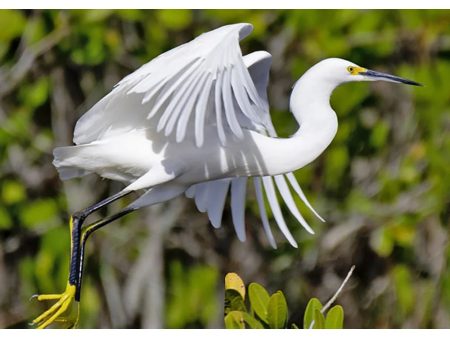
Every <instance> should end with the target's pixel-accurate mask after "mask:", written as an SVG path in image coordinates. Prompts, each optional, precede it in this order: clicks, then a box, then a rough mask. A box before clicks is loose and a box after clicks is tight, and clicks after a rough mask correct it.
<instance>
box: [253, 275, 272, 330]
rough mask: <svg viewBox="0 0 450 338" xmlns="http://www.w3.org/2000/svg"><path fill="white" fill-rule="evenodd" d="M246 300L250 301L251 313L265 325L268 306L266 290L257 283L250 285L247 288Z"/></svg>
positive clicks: (268, 297)
mask: <svg viewBox="0 0 450 338" xmlns="http://www.w3.org/2000/svg"><path fill="white" fill-rule="evenodd" d="M248 298H249V299H250V306H251V307H252V309H253V311H255V313H256V314H257V315H258V317H259V318H261V319H262V320H263V321H264V322H265V323H267V324H268V321H267V306H268V304H269V299H270V296H269V293H268V292H267V291H266V289H265V288H264V287H263V286H262V285H260V284H258V283H250V285H249V286H248Z"/></svg>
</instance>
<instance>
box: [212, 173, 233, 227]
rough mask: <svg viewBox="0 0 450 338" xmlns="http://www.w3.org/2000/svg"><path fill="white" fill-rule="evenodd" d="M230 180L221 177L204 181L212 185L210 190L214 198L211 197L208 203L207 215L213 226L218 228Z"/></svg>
mask: <svg viewBox="0 0 450 338" xmlns="http://www.w3.org/2000/svg"><path fill="white" fill-rule="evenodd" d="M230 181H231V180H230V179H222V180H217V181H213V182H208V183H206V184H210V185H211V186H212V189H211V190H212V191H213V192H214V193H213V194H214V198H211V199H210V200H209V203H208V217H209V220H210V222H211V224H212V225H213V227H215V228H220V226H221V223H222V215H223V209H224V207H225V201H226V198H227V193H228V188H229V186H230Z"/></svg>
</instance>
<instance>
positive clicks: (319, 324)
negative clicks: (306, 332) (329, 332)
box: [313, 309, 325, 329]
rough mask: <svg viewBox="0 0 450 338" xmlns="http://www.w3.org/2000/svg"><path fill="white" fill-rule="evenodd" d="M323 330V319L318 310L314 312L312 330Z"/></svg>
mask: <svg viewBox="0 0 450 338" xmlns="http://www.w3.org/2000/svg"><path fill="white" fill-rule="evenodd" d="M324 328H325V318H324V316H323V314H322V312H320V310H319V309H315V310H314V326H313V329H324Z"/></svg>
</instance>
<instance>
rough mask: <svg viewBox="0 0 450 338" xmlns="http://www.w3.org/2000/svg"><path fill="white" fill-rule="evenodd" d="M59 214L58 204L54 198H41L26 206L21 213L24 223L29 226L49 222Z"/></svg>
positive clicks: (32, 226)
mask: <svg viewBox="0 0 450 338" xmlns="http://www.w3.org/2000/svg"><path fill="white" fill-rule="evenodd" d="M57 214H58V206H57V205H56V202H55V201H54V200H52V199H40V200H36V201H33V202H31V203H29V204H28V205H26V206H24V207H23V209H22V212H21V214H20V220H21V221H22V223H23V225H25V226H26V227H28V228H34V227H36V226H39V225H42V224H47V225H48V223H49V222H51V221H53V220H54V219H56V216H57Z"/></svg>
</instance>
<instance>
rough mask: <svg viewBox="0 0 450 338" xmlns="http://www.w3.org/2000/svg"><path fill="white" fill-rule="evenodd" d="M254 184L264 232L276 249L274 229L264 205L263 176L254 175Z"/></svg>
mask: <svg viewBox="0 0 450 338" xmlns="http://www.w3.org/2000/svg"><path fill="white" fill-rule="evenodd" d="M253 185H254V186H255V194H256V201H257V203H258V208H259V215H260V217H261V221H262V224H263V228H264V232H265V233H266V236H267V239H268V241H269V243H270V245H271V246H272V247H273V248H274V249H276V248H277V243H276V242H275V238H274V237H273V234H272V230H271V229H270V223H269V218H268V217H267V211H266V207H265V205H264V196H263V191H262V186H261V177H253Z"/></svg>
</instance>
